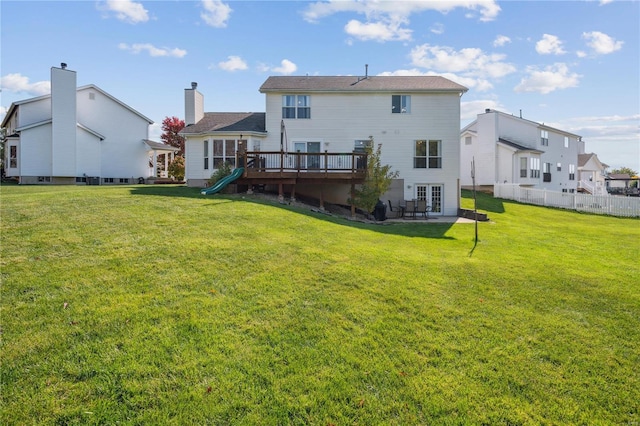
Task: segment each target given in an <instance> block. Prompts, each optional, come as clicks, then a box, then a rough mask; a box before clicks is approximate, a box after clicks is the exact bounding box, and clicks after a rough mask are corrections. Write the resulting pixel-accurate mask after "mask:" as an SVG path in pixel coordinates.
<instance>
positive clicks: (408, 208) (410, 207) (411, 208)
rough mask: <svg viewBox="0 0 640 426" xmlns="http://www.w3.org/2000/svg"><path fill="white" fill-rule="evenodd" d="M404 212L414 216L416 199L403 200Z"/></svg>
mask: <svg viewBox="0 0 640 426" xmlns="http://www.w3.org/2000/svg"><path fill="white" fill-rule="evenodd" d="M405 203H406V204H405V208H404V214H405V216H408V217H412V218H414V219H415V218H416V201H415V200H407V201H405Z"/></svg>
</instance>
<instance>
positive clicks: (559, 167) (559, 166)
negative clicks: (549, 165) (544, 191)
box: [556, 163, 562, 172]
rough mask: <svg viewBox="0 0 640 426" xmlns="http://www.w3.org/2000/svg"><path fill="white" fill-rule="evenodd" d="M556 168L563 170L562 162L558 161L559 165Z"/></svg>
mask: <svg viewBox="0 0 640 426" xmlns="http://www.w3.org/2000/svg"><path fill="white" fill-rule="evenodd" d="M556 168H557V170H558V171H559V172H561V171H562V163H558V165H557V167H556Z"/></svg>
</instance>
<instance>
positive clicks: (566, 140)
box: [564, 136, 569, 148]
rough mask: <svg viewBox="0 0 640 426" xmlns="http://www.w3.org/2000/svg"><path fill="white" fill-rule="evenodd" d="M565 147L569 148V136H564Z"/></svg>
mask: <svg viewBox="0 0 640 426" xmlns="http://www.w3.org/2000/svg"><path fill="white" fill-rule="evenodd" d="M564 147H565V148H569V136H565V137H564Z"/></svg>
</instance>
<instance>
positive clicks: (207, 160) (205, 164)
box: [203, 140, 209, 170]
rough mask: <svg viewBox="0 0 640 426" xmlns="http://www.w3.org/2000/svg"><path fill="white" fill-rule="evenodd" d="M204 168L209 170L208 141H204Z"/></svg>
mask: <svg viewBox="0 0 640 426" xmlns="http://www.w3.org/2000/svg"><path fill="white" fill-rule="evenodd" d="M203 148H204V169H205V170H209V141H208V140H206V141H204V145H203Z"/></svg>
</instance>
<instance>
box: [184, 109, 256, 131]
mask: <svg viewBox="0 0 640 426" xmlns="http://www.w3.org/2000/svg"><path fill="white" fill-rule="evenodd" d="M206 132H266V130H265V113H264V112H205V113H204V117H203V118H202V120H200V121H198V122H197V123H196V124H191V125H189V126H187V127H185V128H184V129H182V130H181V131H180V133H206Z"/></svg>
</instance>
